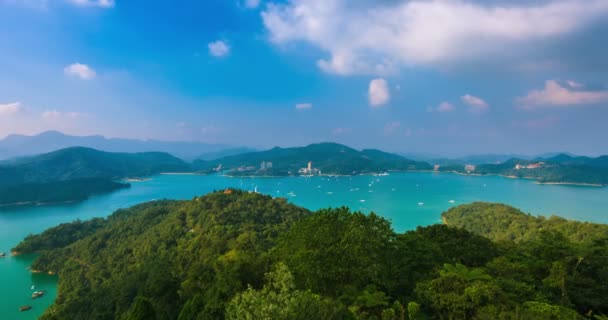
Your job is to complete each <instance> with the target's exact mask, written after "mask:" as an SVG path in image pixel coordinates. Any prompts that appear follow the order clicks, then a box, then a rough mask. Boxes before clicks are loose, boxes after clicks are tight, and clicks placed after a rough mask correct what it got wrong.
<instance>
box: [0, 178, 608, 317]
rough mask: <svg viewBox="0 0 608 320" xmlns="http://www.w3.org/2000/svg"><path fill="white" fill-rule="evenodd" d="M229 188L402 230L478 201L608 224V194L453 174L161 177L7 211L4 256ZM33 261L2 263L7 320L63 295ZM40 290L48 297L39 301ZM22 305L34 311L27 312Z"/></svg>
mask: <svg viewBox="0 0 608 320" xmlns="http://www.w3.org/2000/svg"><path fill="white" fill-rule="evenodd" d="M227 187H233V188H241V189H244V190H251V191H253V190H256V189H257V191H258V192H261V193H265V194H270V195H272V196H276V197H286V198H289V199H290V201H291V202H293V203H295V204H297V205H301V206H304V207H306V208H309V209H312V210H315V209H319V208H325V207H330V206H331V207H337V206H348V207H350V208H352V209H354V210H361V211H364V212H370V211H374V212H376V213H377V214H379V215H381V216H383V217H386V218H388V219H390V220H391V221H392V223H393V228H394V229H395V230H396V231H404V230H409V229H414V228H416V227H417V226H422V225H429V224H433V223H440V222H441V220H440V214H441V212H443V211H445V210H446V209H448V208H450V207H452V206H456V205H459V204H464V203H469V202H473V201H490V202H502V203H506V204H509V205H512V206H515V207H517V208H520V209H522V210H523V211H525V212H529V213H532V214H542V215H551V214H556V215H560V216H562V217H565V218H568V219H576V220H583V221H592V222H600V223H608V209H607V208H608V188H596V187H583V186H563V185H539V184H536V183H534V182H533V181H531V180H519V179H508V178H503V177H498V176H485V177H478V176H462V175H456V174H447V173H430V172H428V173H427V172H416V173H414V172H412V173H392V174H391V175H389V176H354V177H310V178H307V177H285V178H229V177H223V176H217V175H211V176H201V175H158V176H154V177H152V179H150V180H147V181H142V182H133V183H132V187H131V188H130V189H125V190H120V191H117V192H115V193H111V194H107V195H102V196H95V197H92V198H90V199H89V200H87V201H84V202H80V203H74V204H63V205H48V206H33V207H19V208H15V207H3V208H0V252H7V253H8V252H9V251H10V249H11V248H12V247H14V246H15V245H16V244H17V243H19V241H21V240H22V239H23V238H24V237H25V236H27V235H28V234H30V233H39V232H41V231H44V230H45V229H47V228H49V227H52V226H55V225H57V224H60V223H64V222H70V221H73V220H76V219H83V220H84V219H89V218H92V217H105V216H107V215H109V214H111V213H112V212H114V211H115V210H117V209H119V208H125V207H129V206H132V205H135V204H138V203H141V202H145V201H150V200H160V199H191V198H193V197H195V196H200V195H202V194H205V193H208V192H211V191H214V190H221V189H224V188H227ZM32 260H33V257H31V256H29V257H28V256H23V257H21V256H20V257H6V258H0V283H1V286H0V288H1V289H0V290H2V292H1V299H0V319H11V320H12V319H15V320H17V319H36V318H37V317H38V316H40V315H41V314H42V313H43V311H44V310H45V308H46V307H48V306H49V305H50V304H51V303H52V302H53V299H54V298H55V296H56V281H57V279H56V277H55V276H48V275H44V274H31V273H30V272H29V271H28V269H27V268H28V266H29V265H30V263H31V262H32ZM32 286H33V287H34V290H45V291H46V292H47V294H46V295H45V296H44V297H42V298H39V299H37V300H31V295H32ZM22 305H31V306H32V307H33V308H32V310H30V311H27V312H19V311H18V309H19V307H20V306H22Z"/></svg>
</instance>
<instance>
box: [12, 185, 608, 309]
mask: <svg viewBox="0 0 608 320" xmlns="http://www.w3.org/2000/svg"><path fill="white" fill-rule="evenodd" d="M459 212H465V213H466V214H462V215H461V214H459ZM484 212H486V214H489V213H496V218H495V219H494V220H493V221H494V224H491V223H490V220H489V218H488V217H486V216H484V215H483V214H482V213H484ZM514 212H515V213H517V212H518V211H517V210H516V209H513V208H509V207H506V206H502V205H491V204H483V203H476V204H473V205H466V206H462V207H460V208H457V209H454V210H451V211H450V212H448V213H446V214H445V215H444V218H445V220H446V221H447V222H448V225H447V226H446V225H433V226H428V227H419V228H417V229H416V230H413V231H408V232H405V233H396V232H394V231H393V230H392V228H391V226H390V223H389V222H388V221H387V220H385V219H383V218H381V217H379V216H377V215H375V214H373V213H370V214H367V215H366V214H362V213H359V212H354V213H353V212H350V211H349V210H348V209H347V208H338V209H324V210H319V211H317V212H315V213H310V212H309V211H307V210H305V209H302V208H298V207H296V206H293V205H290V204H288V203H287V202H286V201H285V200H284V199H272V198H270V197H268V196H262V195H258V194H249V193H244V192H241V191H232V192H227V193H225V192H215V193H212V194H209V195H207V196H204V197H198V198H195V199H193V200H191V201H157V202H151V203H146V204H142V205H139V206H136V207H133V208H130V209H125V210H119V211H117V212H115V213H114V214H112V215H111V216H110V217H108V218H107V219H95V220H91V221H87V222H80V221H77V222H74V223H72V224H64V225H61V226H59V227H56V228H52V229H49V230H47V231H45V232H44V233H42V234H40V235H36V236H29V237H28V238H27V239H26V240H24V242H22V243H21V244H19V246H18V247H17V248H16V249H18V250H20V251H23V252H37V253H39V256H38V258H37V260H36V261H35V262H34V264H33V266H32V268H34V269H38V270H41V271H54V272H58V273H59V295H58V297H57V299H56V301H55V303H54V304H53V305H52V306H51V307H50V308H49V309H48V310H47V311H46V313H45V314H44V315H43V317H42V319H76V320H78V319H143V318H147V319H148V318H149V319H152V318H155V319H159V320H161V319H179V320H188V319H225V318H228V319H358V320H372V319H374V320H380V319H382V320H405V319H517V320H519V319H583V318H585V317H588V318H594V317H595V318H597V319H601V318H602V315H604V314H608V285H607V284H606V282H605V279H608V267H607V266H608V237H606V236H605V235H603V234H594V233H593V232H592V230H600V229H597V228H603V226H597V225H591V224H590V225H585V226H584V227H580V226H575V227H573V226H572V225H570V224H568V225H567V226H562V225H560V224H555V226H553V227H545V225H544V224H543V225H542V226H543V228H542V229H539V228H538V226H537V225H536V224H534V223H532V222H531V223H530V224H523V223H518V229H517V230H520V231H521V232H520V235H525V236H520V237H515V238H509V237H505V236H504V235H503V233H504V232H505V231H502V228H507V229H508V228H509V226H510V224H508V223H506V221H507V219H508V217H512V216H513V217H515V218H513V220H517V219H518V218H517V217H519V216H520V215H523V214H521V213H517V214H515V215H513V213H514ZM477 213H479V214H477ZM503 215H504V216H503ZM523 216H524V218H522V219H525V221H528V219H530V217H529V216H526V215H523ZM454 219H457V220H458V219H460V220H458V221H459V223H458V224H457V226H455V225H456V224H455V223H453V221H454ZM587 228H588V229H587ZM467 230H470V231H467ZM472 232H473V233H472ZM475 233H479V234H475ZM480 234H481V235H488V236H490V237H491V238H492V239H494V240H500V241H495V242H493V241H492V240H490V239H488V238H485V237H482V236H481V235H480ZM273 266H274V268H273ZM404 306H406V307H404Z"/></svg>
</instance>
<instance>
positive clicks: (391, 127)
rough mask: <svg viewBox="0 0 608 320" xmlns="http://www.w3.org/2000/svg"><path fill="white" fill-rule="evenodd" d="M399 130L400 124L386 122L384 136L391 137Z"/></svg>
mask: <svg viewBox="0 0 608 320" xmlns="http://www.w3.org/2000/svg"><path fill="white" fill-rule="evenodd" d="M399 128H401V123H400V122H398V121H392V122H388V123H387V124H385V125H384V134H385V135H391V134H393V133H395V132H396V131H397V130H399Z"/></svg>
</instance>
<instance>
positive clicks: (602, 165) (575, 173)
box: [441, 154, 608, 186]
mask: <svg viewBox="0 0 608 320" xmlns="http://www.w3.org/2000/svg"><path fill="white" fill-rule="evenodd" d="M535 164H540V165H539V167H537V168H527V166H529V165H535ZM517 165H520V166H522V168H519V169H517V168H516V166H517ZM441 171H456V172H460V173H473V174H481V175H488V174H495V175H503V176H509V177H517V178H530V179H535V180H536V181H538V182H541V183H571V184H593V185H601V186H604V185H608V157H606V156H602V157H597V158H588V157H571V156H568V155H565V154H561V155H558V156H555V157H552V158H548V159H536V160H522V159H510V160H507V161H505V162H502V163H498V164H480V165H477V166H476V167H475V170H474V171H472V172H467V171H465V169H464V166H462V165H460V166H455V165H450V166H444V167H442V168H441Z"/></svg>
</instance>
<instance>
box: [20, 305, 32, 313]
mask: <svg viewBox="0 0 608 320" xmlns="http://www.w3.org/2000/svg"><path fill="white" fill-rule="evenodd" d="M30 309H32V306H21V307H19V311H21V312H23V311H28V310H30Z"/></svg>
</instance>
